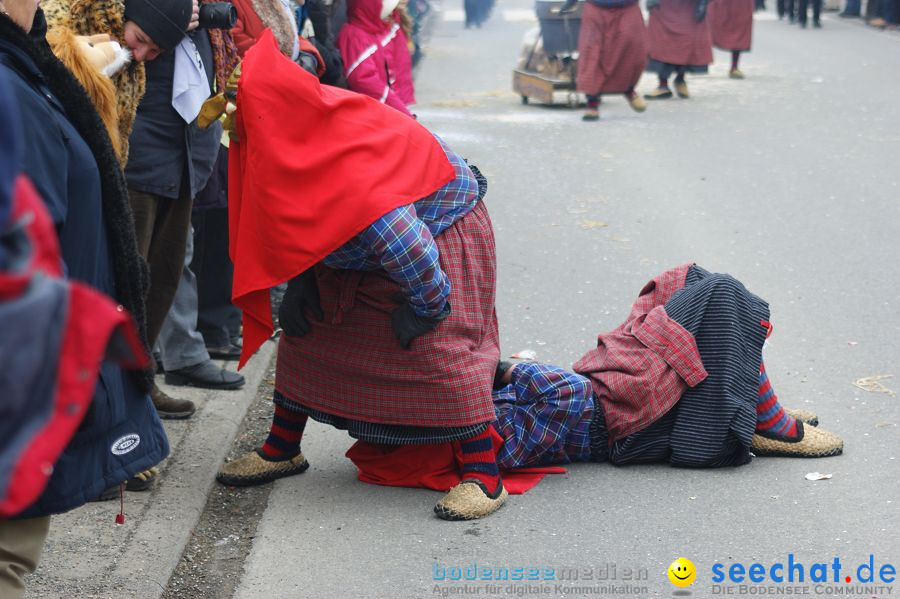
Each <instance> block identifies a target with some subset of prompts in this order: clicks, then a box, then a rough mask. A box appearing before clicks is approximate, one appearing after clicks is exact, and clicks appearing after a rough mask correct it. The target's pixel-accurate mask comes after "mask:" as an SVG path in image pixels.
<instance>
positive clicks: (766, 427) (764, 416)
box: [756, 364, 799, 439]
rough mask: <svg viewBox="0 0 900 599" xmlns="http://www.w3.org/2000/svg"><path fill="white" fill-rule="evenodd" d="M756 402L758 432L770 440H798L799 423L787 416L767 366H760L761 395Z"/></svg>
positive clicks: (759, 394)
mask: <svg viewBox="0 0 900 599" xmlns="http://www.w3.org/2000/svg"><path fill="white" fill-rule="evenodd" d="M757 395H758V396H757V400H756V432H757V433H759V434H761V435H763V436H765V437H770V438H778V439H796V438H797V436H798V435H799V430H798V429H797V421H796V420H794V419H793V418H791V417H790V416H788V415H787V413H786V412H785V411H784V408H782V407H781V404H780V403H778V396H777V395H775V390H774V389H773V388H772V383H770V382H769V375H767V374H766V365H765V364H760V365H759V393H758V394H757Z"/></svg>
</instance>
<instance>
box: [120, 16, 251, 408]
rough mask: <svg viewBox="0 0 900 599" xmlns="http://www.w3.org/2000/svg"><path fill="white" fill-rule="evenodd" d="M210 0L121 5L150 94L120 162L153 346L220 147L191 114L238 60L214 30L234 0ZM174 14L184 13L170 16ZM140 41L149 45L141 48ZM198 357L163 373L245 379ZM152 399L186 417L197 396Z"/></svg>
mask: <svg viewBox="0 0 900 599" xmlns="http://www.w3.org/2000/svg"><path fill="white" fill-rule="evenodd" d="M208 6H211V8H208ZM208 6H207V5H204V6H203V9H204V10H202V11H201V10H200V7H199V6H198V5H197V3H196V2H193V3H192V2H191V1H190V0H162V1H155V2H150V1H149V0H126V2H125V18H126V21H130V22H134V23H135V24H136V25H137V26H138V27H139V28H140V32H141V33H144V34H146V37H144V36H140V35H138V36H137V42H138V44H137V45H136V46H135V45H132V44H131V43H130V40H129V38H128V35H127V32H126V43H127V44H128V45H129V47H131V48H132V50H133V51H134V52H135V58H139V57H141V56H143V57H144V58H145V59H150V58H152V61H151V62H147V64H146V73H147V78H146V79H147V86H146V92H145V94H144V97H143V98H142V99H141V102H140V104H139V105H138V108H137V115H136V118H135V123H134V128H133V130H132V133H131V137H130V146H131V150H130V156H129V159H128V164H127V165H126V167H125V175H126V177H127V179H128V189H129V195H130V198H131V208H132V211H133V212H134V222H135V229H136V231H137V239H138V248H139V250H140V251H141V254H142V255H143V256H144V257H145V258H146V259H147V262H148V263H149V266H150V291H149V293H148V297H147V335H148V338H149V341H150V343H151V344H154V343H156V341H157V339H158V338H159V336H160V332H161V331H162V328H163V324H164V322H165V321H166V318H167V316H168V314H169V310H170V308H171V307H172V305H173V301H174V299H175V295H176V292H177V291H178V288H179V284H181V283H182V279H183V278H184V276H185V273H184V268H185V265H184V261H185V255H186V250H187V246H188V235H189V233H190V225H191V213H192V210H191V208H192V205H193V199H194V197H195V196H196V195H197V193H198V192H199V191H200V190H201V189H203V187H204V186H205V185H206V183H207V181H208V180H209V177H210V175H211V174H212V172H213V168H214V165H215V163H216V159H217V157H218V154H219V145H220V143H219V142H220V137H221V127H220V126H219V125H218V123H215V124H213V125H212V126H211V127H209V128H208V129H201V128H200V127H198V126H197V115H198V114H199V112H200V107H201V105H202V104H203V102H204V101H205V100H206V99H207V98H208V97H209V96H210V95H212V94H213V93H214V91H215V84H216V82H217V81H218V82H220V84H221V82H224V79H225V78H226V77H227V76H228V74H230V70H231V69H232V68H233V67H234V66H235V65H236V63H237V59H236V57H235V56H233V54H234V52H233V51H232V52H230V53H229V52H227V49H228V47H229V45H231V47H232V48H233V42H231V40H230V37H228V36H227V35H226V33H227V32H222V31H220V30H219V29H220V28H230V27H231V25H232V24H233V22H234V21H233V17H234V12H233V8H232V7H231V5H230V4H217V3H213V4H211V5H208ZM172 14H176V15H179V17H180V20H173V19H171V18H170V16H171V15H172ZM201 17H203V18H201ZM126 26H127V23H126ZM148 41H149V42H150V43H147V42H148ZM143 46H148V48H147V49H146V50H147V51H146V52H144V51H143V50H144V47H143ZM193 295H194V297H196V294H193ZM179 307H180V308H182V309H183V312H185V313H187V314H184V315H183V316H182V317H181V320H182V321H183V322H184V323H189V322H190V321H191V318H192V317H191V315H190V313H191V312H193V321H194V322H196V310H197V305H196V301H190V300H189V301H187V302H184V303H180V304H179ZM185 326H189V325H188V324H186V325H185ZM194 326H196V325H194ZM178 351H179V352H184V351H186V350H184V349H179V350H178ZM170 353H171V352H170ZM204 354H205V352H201V353H200V354H199V355H196V356H195V357H196V360H191V361H192V362H193V363H191V364H186V365H185V364H179V365H178V366H179V368H176V369H173V372H172V373H169V372H167V374H170V375H172V376H177V377H178V379H179V380H181V381H184V382H185V383H186V384H194V385H197V386H204V387H214V388H235V387H238V386H240V385H241V384H243V377H241V376H240V375H238V374H237V373H234V372H229V371H226V370H224V369H222V368H219V367H218V366H216V365H215V364H214V363H213V362H212V361H211V360H210V359H209V356H208V355H204ZM153 399H154V404H155V405H156V408H157V411H158V412H159V414H160V416H162V417H163V418H187V417H189V416H190V415H191V414H192V413H193V412H194V405H193V403H191V402H189V401H186V400H177V399H173V398H171V397H169V396H168V395H166V394H164V393H162V392H161V391H160V390H159V389H158V388H154V392H153Z"/></svg>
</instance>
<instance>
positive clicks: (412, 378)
mask: <svg viewBox="0 0 900 599" xmlns="http://www.w3.org/2000/svg"><path fill="white" fill-rule="evenodd" d="M435 243H436V244H437V247H438V251H439V252H440V263H441V268H442V269H443V270H444V272H445V273H446V274H447V276H448V277H449V279H450V284H451V292H450V304H451V306H452V311H451V314H450V316H448V317H447V318H446V319H445V320H444V321H443V322H441V323H440V324H439V325H438V327H437V328H436V329H435V330H434V331H431V332H430V333H427V334H425V335H422V336H421V337H417V338H416V339H415V340H413V342H412V344H411V345H410V349H403V348H401V347H400V344H399V342H398V341H397V339H396V337H394V333H393V330H392V328H391V313H392V312H393V311H394V310H395V309H397V308H398V307H399V306H400V303H399V301H398V299H399V298H398V296H402V293H401V289H400V287H399V285H397V283H395V282H394V281H393V280H391V279H390V277H388V275H387V273H385V272H384V271H382V270H376V271H354V270H339V269H332V268H328V267H326V266H323V265H321V264H320V265H318V266H316V269H315V273H316V279H317V281H318V284H319V294H320V296H321V304H322V310H323V312H324V313H325V319H324V321H323V322H316V321H315V320H312V321H311V325H312V330H311V331H310V332H309V333H308V334H306V335H304V336H303V337H286V336H282V337H281V340H280V342H279V345H278V358H277V364H276V378H275V388H276V390H277V391H278V393H279V394H280V395H281V397H282V398H283V401H284V402H290V403H293V404H297V407H298V409H300V410H301V411H304V412H306V413H308V414H310V415H311V416H312V417H313V418H316V419H318V420H322V421H325V422H326V423H329V424H335V423H336V422H340V423H343V424H345V426H341V427H340V428H348V427H347V426H346V423H347V422H350V421H353V422H362V423H378V424H382V425H387V426H388V428H387V429H385V430H381V431H380V433H379V434H380V435H382V436H383V435H384V434H388V435H390V434H391V431H390V429H389V427H390V426H392V425H397V426H399V427H427V428H434V429H441V431H440V432H439V434H438V435H437V437H439V438H438V439H437V440H435V436H434V435H431V442H440V441H441V440H450V439H452V438H454V437H455V438H459V437H458V436H457V435H454V434H453V430H454V428H457V429H458V428H463V429H467V430H469V431H471V430H476V427H475V425H482V424H486V423H489V422H491V421H492V420H493V419H494V409H493V404H492V401H491V390H492V383H493V377H494V372H495V370H496V367H497V363H498V361H499V359H500V345H499V333H498V328H497V315H496V311H495V308H494V301H495V296H496V248H495V243H494V232H493V227H492V225H491V220H490V216H489V215H488V212H487V208H486V207H485V206H484V202H481V201H479V202H478V204H477V205H476V206H475V208H473V209H472V211H471V212H469V213H468V214H467V215H465V216H464V217H463V218H461V219H460V220H458V221H457V222H456V223H454V224H453V226H451V227H450V228H448V229H447V230H446V231H444V232H443V233H441V234H440V235H438V236H437V237H436V238H435ZM382 428H384V427H382ZM480 428H482V427H477V429H480ZM369 429H370V430H371V427H369ZM402 430H403V429H400V428H398V429H397V431H395V432H402ZM432 432H436V431H432ZM467 436H471V433H469V434H468V435H467ZM396 441H397V442H403V439H396ZM409 442H416V441H415V440H414V438H413V439H411V440H410V441H409Z"/></svg>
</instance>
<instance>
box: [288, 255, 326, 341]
mask: <svg viewBox="0 0 900 599" xmlns="http://www.w3.org/2000/svg"><path fill="white" fill-rule="evenodd" d="M307 308H309V311H310V313H311V314H312V315H313V318H315V319H316V320H317V321H319V322H322V319H323V318H324V317H325V315H324V314H322V306H321V304H320V303H319V286H318V285H317V284H316V275H315V274H314V273H313V271H312V269H311V268H310V269H309V270H306V271H304V272H302V273H300V274H299V275H297V276H296V277H294V278H293V279H291V280H290V282H289V283H288V286H287V291H285V292H284V298H283V299H282V300H281V306H279V308H278V322H279V324H280V325H281V328H282V330H283V331H284V334H285V335H287V336H288V337H302V336H303V335H305V334H307V333H308V332H309V329H310V325H309V321H308V320H306V316H304V314H303V313H304V311H305V310H306V309H307Z"/></svg>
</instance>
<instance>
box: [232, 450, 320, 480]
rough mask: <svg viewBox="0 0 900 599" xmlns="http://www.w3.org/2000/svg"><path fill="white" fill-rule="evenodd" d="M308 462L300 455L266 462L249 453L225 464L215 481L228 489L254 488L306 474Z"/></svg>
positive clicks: (256, 452) (258, 455) (256, 453)
mask: <svg viewBox="0 0 900 599" xmlns="http://www.w3.org/2000/svg"><path fill="white" fill-rule="evenodd" d="M308 468H309V462H307V461H306V458H304V457H303V454H302V453H298V454H297V455H295V456H293V457H289V458H284V459H282V460H268V459H266V458H264V457H262V456H261V455H260V453H259V451H258V450H257V451H251V452H250V453H247V454H244V455H242V456H241V457H239V458H238V459H236V460H234V461H233V462H228V463H227V464H225V465H224V466H223V467H222V469H221V470H219V473H218V474H216V480H217V481H219V482H220V483H222V484H223V485H228V486H229V487H255V486H256V485H262V484H264V483H269V482H272V481H273V480H278V479H279V478H284V477H285V476H293V475H295V474H301V473H303V472H306V470H307V469H308Z"/></svg>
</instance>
